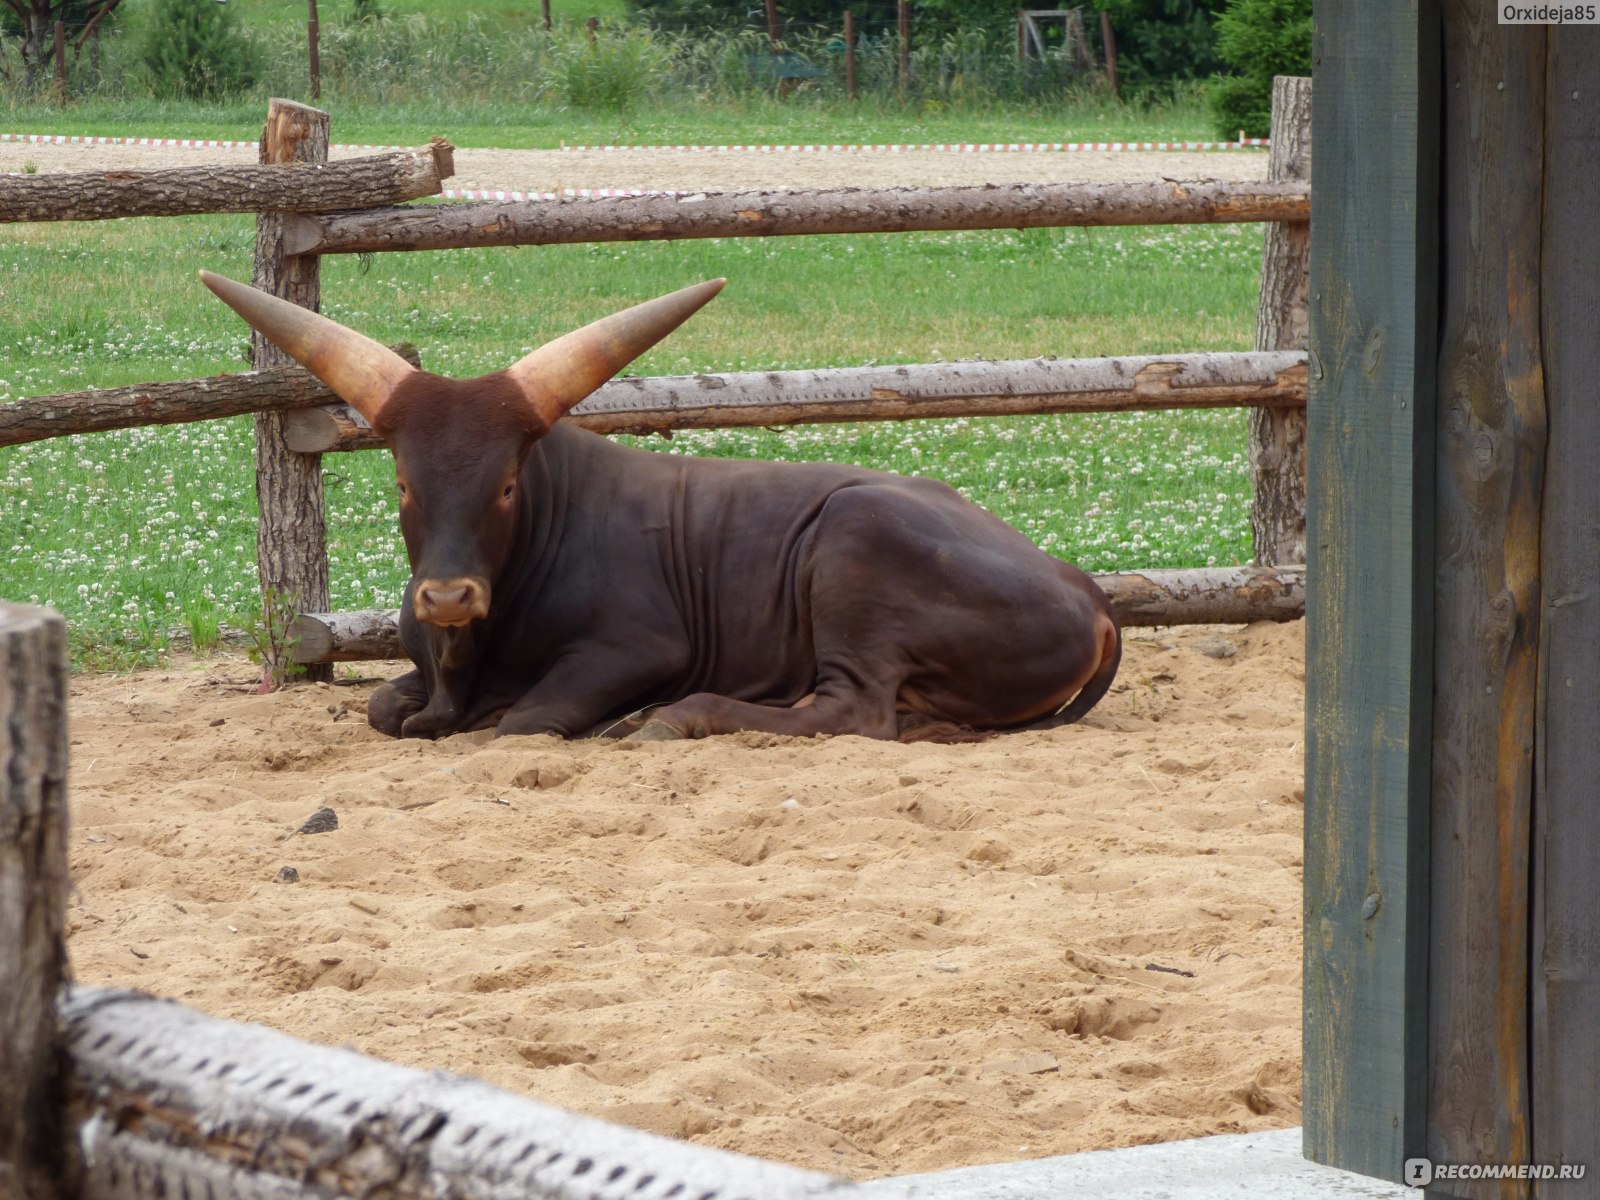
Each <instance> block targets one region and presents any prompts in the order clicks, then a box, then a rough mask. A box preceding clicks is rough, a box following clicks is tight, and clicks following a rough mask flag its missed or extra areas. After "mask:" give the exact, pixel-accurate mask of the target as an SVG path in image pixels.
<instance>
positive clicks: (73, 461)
mask: <svg viewBox="0 0 1600 1200" xmlns="http://www.w3.org/2000/svg"><path fill="white" fill-rule="evenodd" d="M206 111H207V112H208V113H209V118H208V120H207V121H204V122H202V121H199V120H198V119H196V120H195V121H194V123H192V124H191V123H190V119H191V118H190V115H188V114H189V112H190V110H188V109H185V108H183V107H181V106H174V107H172V108H171V109H170V111H169V112H168V113H167V115H166V116H159V115H158V114H155V113H154V112H150V113H147V116H148V118H149V120H150V121H151V122H152V125H151V126H147V127H146V128H145V130H144V131H146V132H154V131H158V130H159V131H160V132H166V133H172V134H183V135H218V134H232V135H237V136H245V135H252V136H253V134H254V132H255V131H256V130H255V126H254V125H247V124H246V119H247V118H246V116H245V113H246V111H247V109H246V108H245V107H241V108H239V109H238V110H237V112H235V110H233V109H230V108H212V109H209V110H206ZM249 111H250V112H251V115H250V117H249V118H248V119H249V120H250V121H251V122H253V123H255V124H256V125H258V123H259V120H260V110H259V109H251V110H249ZM104 112H105V120H104V122H102V120H101V118H100V117H97V116H94V115H93V112H92V110H85V112H82V113H79V114H77V118H76V119H77V120H81V125H80V127H81V128H83V129H85V130H94V131H101V132H134V131H137V130H130V129H128V128H127V127H126V126H124V127H122V128H117V127H116V126H115V124H114V122H113V121H112V117H113V116H114V115H115V114H114V113H113V112H112V110H110V109H106V110H104ZM336 112H337V110H336ZM1024 115H1025V114H1024ZM657 119H659V120H661V121H662V122H663V129H665V126H666V122H667V117H666V116H660V115H658V118H657ZM40 120H41V122H42V121H43V117H41V118H40ZM385 120H389V121H394V122H398V123H397V124H392V125H383V126H379V125H376V124H374V125H371V126H367V127H360V126H358V127H357V129H356V130H355V131H351V130H349V129H348V127H345V128H344V130H343V131H342V132H341V126H340V125H336V126H335V130H336V133H335V136H336V138H338V137H346V138H350V139H352V140H356V139H362V140H365V139H368V138H370V139H371V140H393V141H397V142H416V141H420V140H421V138H422V137H423V136H425V135H426V133H429V132H435V131H438V129H439V128H440V127H441V126H439V125H434V126H428V127H425V126H420V125H416V124H409V123H407V122H409V121H410V120H411V117H410V116H408V115H406V114H403V113H402V114H399V115H396V114H394V113H390V114H388V116H386V117H385ZM1022 123H1025V122H1022ZM67 124H71V123H67ZM33 128H35V129H38V130H40V131H48V132H56V131H64V130H63V123H61V122H48V123H42V124H35V125H34V126H33ZM443 128H445V129H446V130H447V131H450V132H452V133H454V130H453V129H451V127H450V126H449V125H448V124H445V125H444V126H443ZM529 128H530V127H529V126H520V127H518V129H519V132H518V134H517V137H518V138H524V137H527V136H528V130H529ZM380 129H388V130H392V131H394V133H395V134H396V136H392V137H385V136H383V135H382V134H381V133H380V132H378V131H379V130H380ZM725 131H726V132H727V134H728V136H726V137H724V138H722V139H721V140H736V141H756V140H761V139H762V138H764V137H765V136H767V135H768V132H769V131H767V130H766V128H765V127H764V126H762V125H761V124H760V122H759V121H758V122H756V123H754V124H747V125H742V126H738V127H737V128H731V127H729V128H727V129H726V130H725ZM1162 132H1163V133H1165V134H1174V133H1178V134H1182V133H1183V132H1184V131H1182V130H1173V129H1171V128H1170V127H1169V128H1166V129H1164V130H1163V131H1162ZM973 135H974V137H975V138H976V140H999V139H1000V138H1002V137H1006V138H1009V137H1013V136H1028V135H1025V134H1023V133H1021V132H1019V131H1018V127H1017V126H1015V125H1011V126H1006V127H1005V128H1004V129H999V128H997V127H996V126H995V125H994V124H992V123H991V124H990V125H989V126H988V127H987V129H986V130H984V131H983V132H981V133H979V132H977V131H976V130H974V131H973ZM1071 135H1072V136H1080V137H1090V136H1097V134H1095V133H1091V132H1088V130H1087V128H1085V127H1080V128H1078V129H1075V130H1073V131H1072V134H1071ZM711 136H714V130H713V129H712V128H711V127H710V126H709V125H708V126H707V128H706V129H704V130H701V129H694V128H685V127H683V126H681V125H674V126H672V128H671V131H670V133H664V136H663V138H662V139H661V140H673V141H682V140H690V139H694V138H699V137H711ZM794 136H796V137H800V136H803V135H801V134H799V133H796V134H794ZM913 136H915V137H918V138H919V140H920V139H923V138H927V139H932V140H941V139H943V138H945V137H957V136H959V135H958V134H956V133H953V132H951V127H944V126H940V127H937V128H934V127H925V128H923V129H922V130H921V131H920V132H919V131H918V130H917V129H914V128H912V127H908V126H906V125H904V124H902V123H900V122H899V120H898V119H896V120H893V121H888V122H880V123H877V124H873V123H870V122H867V121H866V120H865V118H863V124H862V125H861V126H860V127H859V128H858V129H857V130H855V137H856V140H862V141H892V140H896V139H899V138H910V137H913ZM1059 136H1067V133H1066V131H1062V132H1061V133H1060V134H1059ZM1123 136H1127V137H1133V136H1136V135H1135V134H1134V133H1132V132H1125V133H1123ZM1146 136H1148V134H1147V135H1146ZM593 137H594V134H593V133H592V131H591V132H584V133H582V134H580V135H575V136H573V137H572V138H571V139H569V140H591V139H593ZM461 140H462V141H463V142H464V141H465V140H466V139H464V138H463V139H461ZM637 140H649V139H648V138H644V137H640V138H638V139H637ZM510 141H511V144H516V141H515V139H511V140H510ZM253 229H254V224H253V220H252V219H251V218H248V217H229V216H219V217H193V218H167V219H159V220H127V221H118V222H106V223H99V224H86V225H43V224H40V225H12V226H7V227H5V228H4V230H3V232H0V295H3V296H4V297H5V298H6V301H5V303H4V304H0V403H4V402H7V401H9V400H13V399H18V398H22V397H28V396H39V395H50V394H55V393H59V392H67V391H73V390H78V389H83V388H89V387H107V386H116V385H119V384H128V383H138V382H147V381H156V380H163V379H185V378H194V377H197V376H202V375H206V374H210V373H214V372H220V371H229V370H240V369H243V368H244V366H245V358H244V356H245V352H246V334H245V327H244V326H243V324H242V323H241V322H239V320H238V319H237V318H236V317H235V316H234V315H233V314H232V313H231V312H230V311H229V310H227V309H226V308H224V307H223V306H222V305H221V304H219V303H217V302H216V301H215V300H214V299H213V298H212V297H211V296H210V294H209V293H207V292H206V291H205V290H204V289H203V288H202V287H201V286H200V284H199V282H198V281H197V280H196V278H195V271H196V270H198V269H199V268H202V267H203V268H207V269H211V270H215V271H219V272H221V273H223V274H228V275H232V276H233V277H235V278H242V279H248V278H249V274H250V258H251V253H252V241H253ZM1260 244H1261V234H1260V231H1259V230H1258V229H1256V228H1255V227H1253V226H1232V225H1220V226H1210V227H1206V226H1196V227H1182V228H1167V229H1150V230H1138V229H1089V230H1028V231H1020V232H1019V231H994V232H979V233H949V234H935V233H929V234H896V235H876V236H874V235H867V236H842V235H841V236H826V237H802V238H770V239H769V238H751V239H727V240H707V241H685V242H679V243H633V244H629V243H620V244H618V243H609V244H597V245H584V246H549V247H527V248H521V249H513V250H478V251H451V252H432V253H417V254H389V255H383V256H379V257H376V258H374V259H371V260H362V259H359V258H354V257H347V256H334V257H330V258H328V259H327V260H325V262H324V267H323V297H324V299H323V305H324V311H325V312H327V313H328V314H329V315H330V316H332V317H334V318H335V319H336V320H339V321H342V322H344V323H346V324H348V325H350V326H352V327H354V328H357V329H359V330H361V331H362V332H364V333H367V334H369V335H371V336H374V337H377V338H380V339H382V340H385V341H402V340H404V341H411V342H413V343H415V344H416V345H417V346H418V347H419V349H420V350H421V353H422V355H423V361H424V363H425V364H426V365H427V366H428V367H429V368H430V369H433V370H436V371H440V372H442V373H447V374H455V375H472V374H477V373H481V372H484V371H489V370H494V369H496V368H499V367H502V366H505V365H507V364H508V363H510V362H512V361H513V360H515V359H516V358H517V357H519V356H520V355H521V354H523V353H524V352H526V351H527V350H528V349H530V348H532V347H533V346H535V345H537V344H539V343H540V342H542V341H544V340H546V339H548V338H550V337H552V336H555V335H556V334H559V333H561V332H564V331H565V330H567V329H570V328H573V327H575V326H577V325H579V324H582V323H583V322H585V321H587V320H590V319H593V318H595V317H598V316H601V315H604V314H605V313H608V312H611V311H614V310H615V309H617V308H621V307H624V306H626V305H628V304H630V303H633V302H635V301H637V300H639V299H643V298H647V297H649V296H652V295H656V294H659V293H662V292H666V291H669V290H672V289H674V288H677V287H679V286H682V285H683V284H685V283H689V282H692V281H695V280H698V279H702V278H707V277H710V276H714V275H726V276H728V278H729V280H730V283H729V286H728V288H727V290H726V291H725V292H724V293H723V295H722V296H721V297H720V298H719V299H718V300H717V301H716V302H715V303H714V304H712V305H711V306H710V307H709V308H708V309H706V310H705V311H704V312H703V313H701V314H700V315H698V316H697V317H696V318H695V319H694V320H693V321H691V322H690V323H689V324H688V325H686V326H685V327H684V328H683V329H682V330H680V331H679V332H678V333H676V334H675V335H673V337H671V338H670V339H668V341H667V342H665V343H664V344H663V345H661V346H659V347H657V348H656V349H654V350H653V351H652V352H651V353H650V354H648V355H646V356H645V357H644V358H643V359H641V360H640V361H639V362H638V363H637V364H636V365H635V367H634V368H632V369H633V371H634V372H635V373H638V374H679V373H687V372H693V371H727V370H758V369H766V370H778V369H793V368H801V367H820V366H850V365H859V364H863V363H868V362H932V361H939V360H956V359H963V358H979V357H982V358H1011V357H1028V356H1033V355H1040V354H1054V355H1061V356H1074V357H1076V356H1092V355H1107V354H1138V353H1156V352H1180V351H1192V350H1206V349H1217V350H1227V349H1245V348H1248V346H1249V345H1250V341H1251V336H1252V329H1253V323H1254V312H1255V303H1256V293H1257V288H1258V279H1259V269H1260ZM652 444H653V445H654V446H655V447H657V448H658V449H662V450H664V451H665V452H668V453H696V454H719V455H741V456H754V457H760V458H811V459H817V458H827V459H837V460H847V461H854V462H860V463H863V464H866V465H870V466H877V467H881V468H885V469H888V470H895V471H900V472H905V473H925V474H930V475H935V476H938V477H940V478H943V479H946V480H947V481H949V482H951V483H953V484H955V485H956V486H958V487H960V488H961V489H962V490H963V491H964V492H965V493H966V494H967V495H969V496H970V497H971V498H972V499H974V500H976V501H978V502H979V503H981V504H984V505H985V506H987V507H988V508H990V509H991V510H993V511H994V512H996V513H998V514H999V515H1000V516H1002V517H1004V518H1005V519H1007V520H1009V521H1011V522H1012V523H1014V524H1016V525H1017V526H1018V527H1019V528H1021V529H1023V530H1024V531H1025V532H1027V533H1028V534H1029V535H1030V536H1031V537H1033V538H1034V540H1035V541H1036V542H1037V543H1038V544H1039V545H1041V546H1042V547H1044V548H1045V549H1047V550H1049V551H1050V552H1052V553H1055V554H1059V555H1061V556H1062V557H1065V558H1068V559H1071V560H1073V561H1075V562H1077V563H1079V564H1080V565H1081V566H1083V567H1085V568H1086V569H1089V570H1099V571H1106V570H1116V569H1130V568H1139V567H1180V566H1193V565H1204V564H1208V563H1232V562H1240V561H1244V560H1246V559H1247V558H1248V556H1249V541H1250V538H1249V529H1248V519H1247V508H1248V493H1249V478H1248V466H1247V463H1246V458H1245V417H1244V414H1243V412H1242V411H1226V410H1224V411H1214V412H1193V413H1157V414H1128V415H1107V416H1094V417H1076V418H1066V417H1054V418H1003V419H988V420H956V421H941V422H908V423H878V424H870V425H841V426H819V427H812V428H808V429H789V430H784V431H780V432H769V431H762V430H738V431H715V432H701V433H685V434H680V435H678V436H677V437H675V438H674V439H672V440H671V441H670V442H663V441H660V440H657V441H654V442H653V443H652ZM251 462H252V450H251V438H250V424H249V421H248V420H247V419H243V418H240V419H234V420H227V421H217V422H207V423H201V424H195V425H188V426H179V427H170V428H160V429H139V430H127V431H122V432H117V433H109V434H100V435H92V436H86V437H80V438H70V439H62V440H57V441H51V442H43V443H37V444H33V445H28V446H18V447H10V448H3V449H0V597H3V598H5V599H10V600H19V601H33V602H38V603H44V604H49V605H52V606H54V607H56V608H58V609H60V610H61V611H63V612H64V613H65V614H66V615H67V616H68V618H69V620H70V622H71V623H72V630H73V641H72V645H73V652H74V656H75V661H77V662H78V663H79V664H80V665H87V666H121V665H126V664H128V663H133V662H142V661H149V660H150V659H152V658H153V657H155V656H157V655H159V653H160V652H161V651H162V650H163V649H164V648H165V647H166V646H167V645H168V643H169V641H170V640H171V638H172V637H173V636H174V635H180V636H185V637H188V638H192V639H193V640H194V641H196V642H197V643H199V644H202V645H203V644H205V643H207V642H208V641H211V640H212V639H214V638H215V636H216V632H217V629H218V627H219V625H225V626H229V627H233V628H236V629H239V628H248V627H251V626H252V625H253V624H256V623H257V622H258V621H259V616H258V601H257V599H256V595H255V591H256V584H255V567H254V558H255V549H254V540H255V524H256V521H255V512H254V496H253V492H252V488H251V485H250V481H251V479H252V471H253V468H252V465H251ZM324 468H325V471H326V480H327V490H328V505H329V522H330V531H329V532H330V563H331V567H332V578H333V594H334V603H335V605H336V606H337V607H340V608H357V607H374V606H390V605H393V604H395V603H396V602H397V599H398V596H399V593H400V590H401V587H402V586H403V584H404V580H405V569H404V565H403V564H404V553H403V548H402V546H401V543H400V540H399V535H398V531H397V529H396V527H395V522H394V506H393V500H392V489H393V472H392V468H391V466H390V462H389V459H388V456H387V455H386V454H350V455H333V456H329V457H327V458H326V459H325V460H324Z"/></svg>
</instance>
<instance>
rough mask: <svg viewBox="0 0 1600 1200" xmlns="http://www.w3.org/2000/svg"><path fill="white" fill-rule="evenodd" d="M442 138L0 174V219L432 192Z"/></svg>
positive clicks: (447, 169) (97, 216) (154, 213)
mask: <svg viewBox="0 0 1600 1200" xmlns="http://www.w3.org/2000/svg"><path fill="white" fill-rule="evenodd" d="M452 150H453V148H452V147H451V146H450V144H449V143H448V142H444V141H435V142H433V143H432V144H430V145H428V146H425V147H423V148H422V149H419V150H397V151H393V152H391V153H388V154H375V155H368V156H365V157H362V158H347V159H343V160H341V161H339V162H333V163H330V162H324V163H288V164H283V165H275V166H264V165H261V164H255V165H250V164H227V163H220V164H219V163H211V164H206V165H203V166H194V167H170V168H167V169H164V170H157V171H130V170H115V171H82V172H78V171H74V172H66V171H62V172H51V173H48V174H44V175H3V174H0V223H4V222H7V221H106V220H115V219H118V218H121V217H175V216H182V215H185V214H189V213H244V212H265V211H270V210H282V211H286V212H338V211H339V210H341V209H348V208H371V207H374V206H376V205H380V204H399V203H401V202H403V201H406V200H415V199H418V198H419V197H421V196H437V195H438V194H439V193H440V192H441V191H442V190H443V183H442V182H441V181H442V180H444V179H448V178H449V177H450V175H451V174H452V173H453V172H454V168H453V166H452V165H451V164H452V161H453V159H452Z"/></svg>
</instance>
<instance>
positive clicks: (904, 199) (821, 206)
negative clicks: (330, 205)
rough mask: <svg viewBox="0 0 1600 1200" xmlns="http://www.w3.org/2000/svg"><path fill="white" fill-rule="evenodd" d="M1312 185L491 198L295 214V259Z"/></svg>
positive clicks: (1196, 203) (291, 246)
mask: <svg viewBox="0 0 1600 1200" xmlns="http://www.w3.org/2000/svg"><path fill="white" fill-rule="evenodd" d="M1310 216H1311V189H1310V185H1309V184H1304V183H1294V182H1290V183H1226V182H1220V181H1218V180H1214V179H1208V180H1199V181H1196V182H1193V183H1176V182H1166V181H1162V182H1156V183H1058V184H1033V183H1017V184H1001V185H995V184H984V185H981V186H961V187H923V188H828V189H808V190H798V191H750V192H695V193H692V194H688V195H673V194H661V195H652V196H606V197H571V198H559V199H554V200H492V201H472V202H465V203H452V204H429V205H419V206H410V207H404V208H375V209H368V210H367V211H365V212H347V213H339V214H337V215H328V216H297V217H295V218H293V219H292V220H290V221H289V222H288V224H287V226H286V227H285V229H284V239H285V240H284V247H285V251H286V253H289V254H354V253H368V252H375V251H379V250H451V249H460V248H463V247H469V246H550V245H556V244H560V243H566V242H631V241H670V240H673V239H676V238H710V237H770V236H775V235H778V234H801V233H906V232H910V231H912V230H951V229H1034V228H1042V227H1048V226H1067V225H1076V226H1085V225H1194V224H1205V225H1211V224H1217V223H1220V222H1239V221H1306V220H1309V219H1310Z"/></svg>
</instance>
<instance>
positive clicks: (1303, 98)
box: [1250, 75, 1311, 565]
mask: <svg viewBox="0 0 1600 1200" xmlns="http://www.w3.org/2000/svg"><path fill="white" fill-rule="evenodd" d="M1268 172H1269V175H1270V177H1271V178H1272V179H1273V180H1275V181H1276V180H1294V181H1296V182H1299V183H1307V184H1309V183H1310V182H1311V80H1309V79H1298V78H1291V77H1289V76H1284V75H1280V76H1278V78H1276V79H1274V80H1273V81H1272V150H1271V160H1270V163H1269V165H1268ZM1310 271H1311V227H1310V226H1309V225H1308V224H1305V223H1301V222H1288V221H1273V222H1270V223H1269V224H1268V225H1267V226H1266V231H1265V244H1264V246H1263V248H1262V254H1261V299H1260V302H1259V304H1258V306H1257V308H1256V349H1257V350H1304V349H1305V348H1306V309H1307V305H1308V302H1309V288H1310ZM1250 472H1251V475H1252V477H1253V479H1254V487H1253V489H1252V493H1251V502H1250V531H1251V540H1252V543H1253V545H1254V556H1255V561H1256V562H1257V563H1281V564H1284V565H1288V564H1290V563H1303V562H1305V560H1306V415H1305V413H1304V412H1300V411H1294V410H1289V409H1278V410H1267V409H1258V410H1256V411H1255V412H1252V413H1251V414H1250Z"/></svg>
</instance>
